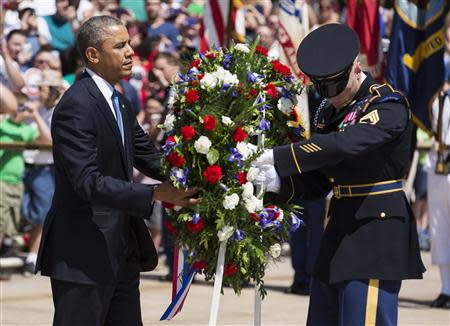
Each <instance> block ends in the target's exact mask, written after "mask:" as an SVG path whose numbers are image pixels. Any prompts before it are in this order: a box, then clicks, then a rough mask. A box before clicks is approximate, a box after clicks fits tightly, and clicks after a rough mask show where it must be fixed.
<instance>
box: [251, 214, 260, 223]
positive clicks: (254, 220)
mask: <svg viewBox="0 0 450 326" xmlns="http://www.w3.org/2000/svg"><path fill="white" fill-rule="evenodd" d="M250 219H251V220H252V222H259V215H258V214H256V213H250Z"/></svg>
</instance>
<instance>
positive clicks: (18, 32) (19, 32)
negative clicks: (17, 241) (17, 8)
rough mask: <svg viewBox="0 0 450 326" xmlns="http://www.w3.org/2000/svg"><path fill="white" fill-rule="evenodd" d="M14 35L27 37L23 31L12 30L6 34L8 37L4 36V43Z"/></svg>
mask: <svg viewBox="0 0 450 326" xmlns="http://www.w3.org/2000/svg"><path fill="white" fill-rule="evenodd" d="M16 34H18V35H22V36H23V37H28V35H27V33H26V32H25V31H23V30H21V29H13V30H12V31H10V32H9V33H8V35H6V42H8V41H9V40H10V39H11V37H13V36H14V35H16Z"/></svg>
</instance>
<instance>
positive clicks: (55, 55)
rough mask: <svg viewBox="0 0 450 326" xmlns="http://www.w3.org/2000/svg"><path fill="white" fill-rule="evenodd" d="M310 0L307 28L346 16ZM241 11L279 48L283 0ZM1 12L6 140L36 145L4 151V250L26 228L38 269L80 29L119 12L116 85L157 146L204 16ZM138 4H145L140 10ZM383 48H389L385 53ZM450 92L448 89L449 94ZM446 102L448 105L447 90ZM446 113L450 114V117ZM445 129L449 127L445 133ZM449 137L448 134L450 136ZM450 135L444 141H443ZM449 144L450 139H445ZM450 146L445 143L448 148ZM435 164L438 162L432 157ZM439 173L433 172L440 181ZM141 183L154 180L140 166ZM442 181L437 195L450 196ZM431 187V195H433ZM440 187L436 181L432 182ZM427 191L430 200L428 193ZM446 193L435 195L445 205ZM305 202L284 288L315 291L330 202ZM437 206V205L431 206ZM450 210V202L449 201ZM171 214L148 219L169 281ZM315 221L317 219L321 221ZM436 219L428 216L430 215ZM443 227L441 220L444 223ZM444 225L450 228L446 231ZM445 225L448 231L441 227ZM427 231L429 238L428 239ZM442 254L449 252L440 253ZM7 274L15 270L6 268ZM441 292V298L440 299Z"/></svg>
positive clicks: (83, 1)
mask: <svg viewBox="0 0 450 326" xmlns="http://www.w3.org/2000/svg"><path fill="white" fill-rule="evenodd" d="M306 2H307V10H308V19H309V24H310V29H311V30H314V29H316V28H317V27H319V26H322V25H324V24H328V23H345V5H344V3H343V2H341V1H338V0H310V1H306ZM242 3H243V6H244V8H245V31H246V33H245V34H246V38H247V40H252V39H254V38H255V37H256V36H257V35H259V37H260V44H261V45H262V46H264V47H266V48H268V49H270V48H273V47H274V46H276V45H277V30H278V28H277V26H278V24H279V16H278V12H279V10H280V9H279V8H278V6H277V1H269V0H247V1H242ZM2 4H3V9H2V17H1V18H0V22H1V23H0V26H1V27H0V28H1V29H2V30H1V31H0V39H1V44H0V93H1V100H0V104H1V121H0V141H1V142H25V143H31V142H34V143H37V144H40V145H41V147H40V148H39V149H35V150H25V151H23V152H22V151H17V150H7V149H1V150H0V187H1V193H2V194H1V196H0V210H1V211H0V214H1V223H0V245H1V249H0V253H1V257H8V256H10V255H13V254H14V253H15V250H16V248H15V247H16V244H15V240H14V239H15V236H16V235H17V234H27V235H28V237H27V256H26V258H25V264H24V267H23V272H24V274H26V275H31V274H32V273H33V272H34V269H35V264H36V259H37V252H38V248H39V243H40V239H41V235H42V226H43V224H44V220H45V217H46V215H47V212H48V210H49V208H50V206H51V201H52V197H53V192H54V188H55V177H54V167H53V157H52V152H51V150H49V149H46V147H45V146H46V145H51V143H52V139H51V134H50V124H51V119H52V113H53V110H54V107H55V105H56V103H57V102H58V100H59V99H60V98H61V96H62V94H63V93H64V92H65V91H66V90H67V89H68V88H69V87H70V85H72V84H73V83H74V81H75V80H77V79H78V78H79V76H80V74H81V73H82V72H83V62H82V60H81V57H80V54H79V53H78V51H77V48H76V44H75V40H76V33H77V31H78V29H79V28H80V26H81V25H82V24H83V22H85V21H86V20H87V19H89V18H90V17H92V16H96V15H109V16H112V17H115V18H118V19H120V20H121V21H122V23H123V24H124V25H125V26H126V28H127V30H128V33H129V36H130V45H131V47H132V48H133V50H134V56H133V68H132V74H131V76H130V78H128V79H122V80H120V81H119V82H118V83H117V84H116V85H115V88H116V89H117V90H118V91H120V92H121V93H122V94H123V95H124V96H125V97H126V98H127V99H128V100H129V102H130V103H132V105H133V108H134V110H135V114H136V117H137V120H138V122H139V123H140V124H141V126H142V128H143V129H144V130H145V131H146V132H147V133H148V136H149V137H150V138H151V140H152V141H153V142H154V144H155V145H156V146H157V147H159V146H160V144H161V142H162V140H163V137H164V134H163V133H162V131H161V130H160V129H159V128H158V124H160V123H162V122H163V121H164V119H165V115H166V113H167V102H168V99H169V96H170V91H171V89H170V85H171V82H172V81H173V80H175V79H176V78H177V74H178V72H182V71H183V69H184V64H183V62H185V61H189V60H190V58H191V57H192V55H193V54H194V53H195V52H197V51H198V50H199V47H200V30H201V20H202V15H203V13H204V1H202V0H172V1H162V0H142V1H136V0H135V1H131V0H122V1H119V0H91V1H89V0H55V1H54V2H53V1H51V0H48V1H38V0H35V1H30V0H25V1H17V0H8V1H2ZM390 7H391V8H389V5H388V4H387V3H386V6H385V7H381V8H380V14H381V19H382V23H381V36H382V38H383V39H384V40H385V42H384V43H385V44H388V40H389V37H390V32H391V24H392V17H393V9H392V4H391V5H390ZM142 8H143V9H144V10H142ZM449 21H450V18H449V16H448V17H447V20H446V37H447V46H446V54H445V60H446V69H447V70H446V80H447V84H446V85H447V87H448V86H449V85H450V23H449ZM387 49H388V48H387V47H386V48H385V49H384V51H385V52H387ZM447 94H448V92H447ZM320 101H321V98H320V97H319V95H318V93H317V92H314V91H312V92H311V93H310V94H309V102H310V111H311V115H310V116H314V113H313V112H314V110H315V109H316V108H317V106H318V104H319V103H320ZM445 103H446V104H445V105H448V97H447V102H445ZM445 119H447V120H445ZM449 121H450V120H449V115H448V114H447V115H444V128H447V131H448V128H449V127H448V122H449ZM447 134H448V133H446V135H447ZM427 137H428V136H427V135H422V134H421V131H420V130H418V136H417V138H418V140H419V143H421V142H424V143H425V146H424V148H425V150H421V151H420V153H419V154H418V155H417V157H418V158H417V159H416V160H415V162H416V164H417V168H414V170H415V171H416V173H415V182H414V189H415V193H414V195H413V196H411V200H412V202H413V207H414V213H415V216H416V220H417V228H418V233H419V240H420V246H421V249H423V250H429V249H430V244H431V250H434V249H433V239H439V240H436V241H439V242H440V243H443V244H442V245H441V244H440V246H441V247H442V246H444V247H445V246H446V247H447V253H446V255H447V256H445V254H442V253H441V252H439V253H435V256H436V257H439V258H436V260H435V261H434V262H435V263H436V264H439V265H440V266H441V267H442V268H441V276H442V282H443V284H442V285H443V286H442V291H441V292H442V293H441V296H440V297H439V298H438V300H437V301H435V302H433V305H434V306H438V307H442V306H445V307H447V308H450V257H448V255H449V254H448V252H450V244H449V242H448V241H449V240H448V239H449V238H450V237H449V234H450V227H449V225H450V219H449V216H448V215H447V216H444V217H442V216H440V217H439V218H440V219H441V220H445V218H447V221H446V222H445V221H441V220H439V225H436V221H437V220H436V217H435V216H432V214H436V213H435V212H436V210H437V211H438V213H437V214H438V215H439V214H441V215H442V211H441V210H439V209H436V207H435V206H433V209H430V210H428V205H427V200H428V202H436V199H435V198H429V196H430V188H433V187H435V186H434V185H433V182H432V181H430V180H429V181H428V187H427V181H426V176H427V172H426V171H427V166H428V174H430V173H431V174H432V173H434V172H433V169H434V166H431V165H433V164H434V161H433V162H432V163H430V159H428V163H427V157H426V156H427V151H428V150H427V148H429V147H430V146H429V144H430V143H431V142H432V140H431V139H428V138H427ZM447 138H448V137H447ZM447 141H448V139H447ZM449 143H450V142H449ZM449 143H447V145H449ZM431 161H432V160H431ZM434 177H436V176H433V177H432V178H434ZM134 179H135V181H136V182H143V183H154V182H155V180H152V179H149V178H147V177H145V176H143V175H142V174H140V173H139V172H138V171H137V170H136V171H135V173H134ZM446 182H447V186H446V188H439V189H442V190H441V191H444V193H442V192H441V193H440V194H439V195H440V196H444V197H443V198H446V199H445V200H446V201H447V204H448V202H449V201H450V200H449V196H450V195H449V188H448V177H447V181H446ZM427 188H428V197H427ZM435 188H436V187H435ZM427 198H428V199H427ZM441 203H442V200H438V204H441ZM301 205H303V206H304V207H305V208H306V209H305V220H306V221H310V222H309V223H307V227H306V228H303V229H300V230H299V231H297V233H296V234H292V239H291V243H290V245H291V255H292V262H293V267H294V269H295V276H294V280H293V284H292V285H291V286H290V287H288V288H287V289H286V292H287V293H294V294H301V295H305V294H308V293H309V285H308V284H309V275H310V273H311V269H312V267H311V266H312V264H313V263H312V261H313V260H314V257H315V255H316V254H317V247H318V242H319V240H320V236H321V233H322V228H323V223H322V220H323V219H324V217H325V211H326V209H325V206H326V205H325V200H324V199H322V200H319V201H315V202H307V201H303V202H301ZM435 205H436V204H435ZM447 209H448V208H447ZM169 219H170V216H168V215H167V214H166V213H165V210H164V208H163V207H162V205H161V203H159V202H157V203H156V204H155V207H154V210H153V213H152V216H151V217H150V218H149V220H147V221H146V223H147V227H148V229H149V232H150V233H151V235H152V238H153V241H154V243H155V246H156V248H157V250H159V251H160V252H164V253H165V254H166V256H167V263H168V267H169V269H168V270H169V273H168V274H167V275H165V276H164V277H162V278H161V280H171V279H172V275H171V271H172V264H173V262H172V253H173V248H172V247H173V243H172V239H171V237H170V234H169V233H168V232H167V230H166V228H165V223H164V222H165V221H167V220H169ZM317 221H318V222H319V223H315V222H317ZM428 221H430V222H428ZM442 225H444V227H442ZM445 228H446V230H445ZM443 232H446V233H445V234H444V235H442V234H441V233H443ZM430 233H431V241H430ZM444 256H445V257H444ZM1 274H2V275H1V277H2V279H8V278H9V273H8V272H7V271H1ZM442 295H443V297H442Z"/></svg>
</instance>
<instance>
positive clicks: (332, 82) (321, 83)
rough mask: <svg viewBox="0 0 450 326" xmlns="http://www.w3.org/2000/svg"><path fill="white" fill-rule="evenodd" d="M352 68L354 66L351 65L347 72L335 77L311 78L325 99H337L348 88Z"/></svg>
mask: <svg viewBox="0 0 450 326" xmlns="http://www.w3.org/2000/svg"><path fill="white" fill-rule="evenodd" d="M352 67H353V65H351V66H350V67H349V68H347V70H346V71H344V72H342V73H340V74H339V75H337V76H335V77H328V78H320V79H319V78H311V80H312V82H313V83H314V86H315V87H316V89H317V91H318V92H319V94H320V96H322V97H324V98H330V97H335V96H336V95H338V94H339V93H341V92H342V91H343V90H344V89H345V87H347V83H348V80H349V77H350V72H351V71H352Z"/></svg>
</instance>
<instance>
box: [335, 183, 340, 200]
mask: <svg viewBox="0 0 450 326" xmlns="http://www.w3.org/2000/svg"><path fill="white" fill-rule="evenodd" d="M333 196H334V197H336V198H337V199H339V198H341V189H340V186H339V185H337V186H333Z"/></svg>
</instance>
